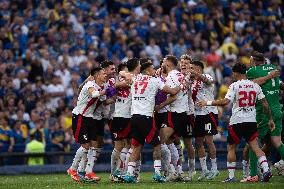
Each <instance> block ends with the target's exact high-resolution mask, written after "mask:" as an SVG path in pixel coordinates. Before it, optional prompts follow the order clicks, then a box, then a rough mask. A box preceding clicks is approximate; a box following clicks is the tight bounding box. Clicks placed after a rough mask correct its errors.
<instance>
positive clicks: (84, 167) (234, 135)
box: [67, 52, 284, 183]
mask: <svg viewBox="0 0 284 189" xmlns="http://www.w3.org/2000/svg"><path fill="white" fill-rule="evenodd" d="M250 66H251V68H250V69H249V70H248V71H247V67H246V65H244V64H242V63H236V64H235V65H234V66H233V68H232V70H233V77H234V79H235V82H234V83H232V84H231V85H230V87H229V90H228V92H227V94H226V96H225V98H224V99H221V100H214V94H215V92H214V90H215V85H214V81H213V78H212V77H211V76H210V75H209V74H204V73H203V69H204V64H203V62H202V61H199V60H192V58H191V56H190V55H187V54H185V55H182V56H181V57H180V60H178V59H177V58H176V57H175V56H172V55H167V56H166V57H165V58H164V59H163V60H162V61H161V67H160V68H159V69H158V70H155V69H154V66H153V64H152V62H151V60H150V59H138V58H133V59H129V60H128V61H127V62H126V63H121V64H120V65H118V68H117V72H116V68H115V65H114V64H113V63H112V62H111V61H104V62H102V63H101V67H96V68H94V69H92V70H91V72H90V76H89V77H88V78H87V79H86V81H84V83H83V84H82V85H81V86H80V89H79V91H80V93H79V97H78V101H77V106H76V107H75V108H74V109H73V118H72V127H73V133H74V138H75V140H76V142H78V143H80V144H81V147H80V148H79V149H78V150H77V152H76V155H75V157H74V160H73V163H72V165H71V167H70V168H69V169H68V170H67V173H68V174H69V175H70V176H71V178H72V179H73V180H75V181H82V180H83V181H89V182H98V181H99V180H100V177H98V176H97V175H96V174H95V173H94V172H93V168H94V164H95V163H96V161H97V159H98V157H99V156H100V153H101V149H102V145H103V135H104V121H105V119H107V120H109V128H110V131H111V132H112V137H113V140H114V149H113V151H112V154H111V174H110V178H109V179H110V180H111V181H114V182H127V183H136V182H139V180H140V176H139V175H140V166H141V151H142V149H143V145H144V143H145V142H146V143H148V144H151V145H152V146H153V161H154V174H153V180H154V181H156V182H173V181H183V182H184V181H191V180H192V178H193V176H194V175H195V174H196V171H195V149H196V151H197V155H198V157H199V161H200V164H201V169H202V171H201V174H200V175H199V177H198V181H201V180H205V179H208V180H211V179H214V178H215V177H216V176H218V175H219V171H218V169H217V159H216V148H215V145H214V142H213V135H215V134H217V126H218V109H217V106H225V105H228V104H230V103H232V104H233V106H232V107H233V108H232V116H231V119H230V126H229V129H228V130H229V135H228V156H227V167H228V171H229V177H228V178H227V179H226V180H224V181H223V182H236V178H235V169H236V154H235V151H236V145H237V144H239V143H240V140H241V139H242V138H244V139H245V140H246V142H247V147H246V148H245V149H244V150H245V153H244V154H249V158H250V160H248V157H247V156H244V160H243V162H242V163H243V174H244V175H243V177H244V179H243V180H242V182H255V181H258V180H262V181H265V182H268V181H269V179H270V178H271V176H272V174H271V171H270V168H269V165H268V162H267V159H266V156H265V153H268V150H269V149H271V148H270V146H271V145H273V146H274V147H275V148H276V149H277V150H278V152H279V154H280V155H281V157H282V159H283V158H284V145H283V144H282V142H281V129H282V112H281V105H280V103H279V90H280V88H283V84H282V83H281V82H280V80H279V72H278V71H277V70H276V67H275V66H274V65H270V64H266V63H265V58H264V56H263V55H262V54H261V53H258V52H255V53H254V54H253V55H252V56H251V65H250ZM260 86H261V87H260ZM193 137H194V139H195V148H194V147H193V144H192V139H193ZM258 137H259V138H261V139H264V138H267V137H270V139H271V140H267V142H266V144H265V145H264V146H263V147H262V148H260V146H259V145H258V142H257V139H258ZM181 139H182V140H183V141H184V144H185V146H186V150H187V153H188V174H185V173H184V172H183V169H182V153H183V152H182V147H181V141H180V140H181ZM270 141H271V142H270ZM204 144H206V145H207V147H208V154H209V157H210V160H211V170H210V171H209V170H208V168H207V164H206V159H207V157H206V152H205V148H204ZM276 165H277V166H276V167H277V168H278V169H279V171H281V170H282V171H283V168H284V162H283V160H280V162H278V163H277V164H276ZM258 167H259V168H260V171H259V173H260V175H261V177H260V178H259V175H258V173H257V168H258ZM249 169H251V170H249ZM162 171H163V173H162Z"/></svg>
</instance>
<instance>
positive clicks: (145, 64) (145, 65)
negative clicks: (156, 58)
mask: <svg viewBox="0 0 284 189" xmlns="http://www.w3.org/2000/svg"><path fill="white" fill-rule="evenodd" d="M152 65H153V64H152V63H150V62H149V63H144V64H142V65H141V70H140V71H141V72H143V71H144V70H146V69H147V68H149V67H150V66H152Z"/></svg>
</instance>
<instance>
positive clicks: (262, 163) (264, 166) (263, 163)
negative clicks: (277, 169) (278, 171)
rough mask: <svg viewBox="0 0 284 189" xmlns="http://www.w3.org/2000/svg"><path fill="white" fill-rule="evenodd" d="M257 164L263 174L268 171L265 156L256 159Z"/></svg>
mask: <svg viewBox="0 0 284 189" xmlns="http://www.w3.org/2000/svg"><path fill="white" fill-rule="evenodd" d="M258 163H259V165H260V167H261V168H262V170H263V172H267V171H268V170H269V166H268V163H267V159H266V157H265V156H261V157H260V158H258Z"/></svg>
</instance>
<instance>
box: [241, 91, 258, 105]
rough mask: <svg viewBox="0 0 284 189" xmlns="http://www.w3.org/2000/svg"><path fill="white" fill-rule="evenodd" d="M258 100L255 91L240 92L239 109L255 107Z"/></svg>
mask: <svg viewBox="0 0 284 189" xmlns="http://www.w3.org/2000/svg"><path fill="white" fill-rule="evenodd" d="M255 99H256V92H255V91H249V92H247V91H240V92H239V107H246V106H254V105H255Z"/></svg>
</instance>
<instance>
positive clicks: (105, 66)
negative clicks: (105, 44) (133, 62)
mask: <svg viewBox="0 0 284 189" xmlns="http://www.w3.org/2000/svg"><path fill="white" fill-rule="evenodd" d="M110 65H114V63H113V62H112V61H110V60H104V61H102V62H101V67H102V68H107V67H109V66H110Z"/></svg>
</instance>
